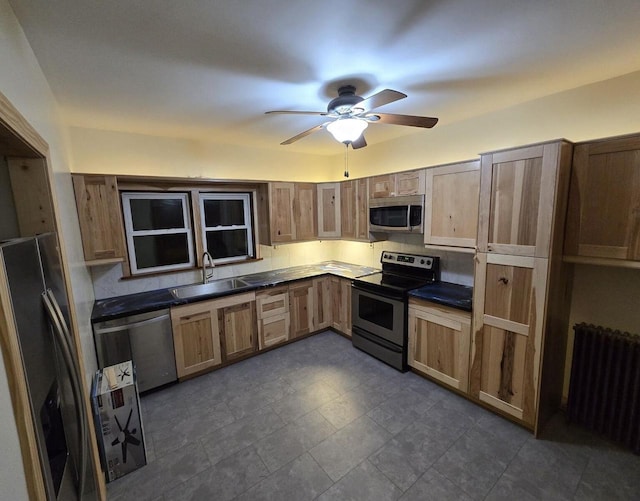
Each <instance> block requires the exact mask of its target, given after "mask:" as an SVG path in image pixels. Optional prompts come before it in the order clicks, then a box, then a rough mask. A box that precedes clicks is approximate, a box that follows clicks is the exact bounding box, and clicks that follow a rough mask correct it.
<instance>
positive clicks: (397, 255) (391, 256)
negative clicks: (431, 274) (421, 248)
mask: <svg viewBox="0 0 640 501" xmlns="http://www.w3.org/2000/svg"><path fill="white" fill-rule="evenodd" d="M437 260H438V258H436V257H432V256H421V255H418V254H405V253H402V252H392V251H383V252H382V256H381V257H380V262H381V263H382V264H385V263H389V264H397V265H401V266H410V267H414V268H423V269H425V270H430V269H432V268H433V267H434V262H435V261H437Z"/></svg>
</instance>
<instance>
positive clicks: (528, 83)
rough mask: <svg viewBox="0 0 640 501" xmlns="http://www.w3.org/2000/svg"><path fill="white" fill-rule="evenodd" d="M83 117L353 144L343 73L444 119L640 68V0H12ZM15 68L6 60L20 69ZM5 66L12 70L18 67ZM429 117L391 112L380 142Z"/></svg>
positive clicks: (73, 118) (408, 108)
mask: <svg viewBox="0 0 640 501" xmlns="http://www.w3.org/2000/svg"><path fill="white" fill-rule="evenodd" d="M10 4H11V5H12V7H13V9H14V11H15V13H16V16H17V17H18V20H19V22H20V24H21V25H22V27H23V29H24V31H25V34H26V36H27V38H28V40H29V42H30V44H31V46H32V48H33V50H34V52H35V54H36V57H37V58H38V61H39V62H40V65H41V67H42V70H43V72H44V74H45V76H46V78H47V80H48V81H49V84H50V85H51V88H52V90H53V92H54V94H55V96H56V98H57V99H58V101H59V104H60V107H61V111H62V114H63V117H64V119H65V121H66V122H67V123H68V124H69V125H73V126H79V127H90V128H97V129H108V130H119V131H127V132H137V133H144V134H151V135H161V136H172V137H184V138H196V139H206V140H213V141H222V142H226V143H235V144H247V145H249V146H256V147H268V148H288V149H289V150H291V151H297V152H308V153H320V154H327V155H333V154H339V153H340V152H341V149H340V148H341V146H340V145H339V144H338V143H337V142H335V141H334V140H332V139H331V138H330V136H329V135H328V133H327V132H326V131H322V132H319V133H316V134H313V135H311V136H309V137H307V138H304V139H302V140H300V141H298V142H297V143H295V144H293V145H290V146H279V143H280V142H281V141H283V140H285V139H287V138H288V137H290V136H293V135H295V134H297V133H299V132H301V131H303V130H305V129H307V128H310V127H313V126H314V125H317V124H319V123H321V122H322V121H323V118H322V117H313V116H310V117H307V116H292V115H271V116H265V115H264V112H265V111H267V110H273V109H292V110H318V111H323V110H325V109H326V105H327V103H328V101H329V100H330V99H331V98H332V97H335V95H336V90H337V87H338V84H339V83H355V84H356V85H357V90H358V92H357V93H358V94H360V95H363V96H364V97H366V96H368V95H371V94H373V93H374V92H377V91H380V90H382V89H384V88H391V89H395V90H399V91H401V92H404V93H406V94H408V96H409V97H408V98H407V99H404V100H402V101H398V102H396V103H393V104H390V105H387V106H385V107H384V108H381V109H379V111H382V112H388V113H407V114H414V115H426V116H436V117H439V118H440V123H439V125H436V127H438V126H442V125H444V124H446V123H450V122H453V121H458V120H461V119H464V118H467V117H470V116H475V115H479V114H482V113H485V112H488V111H492V110H495V109H500V108H505V107H508V106H510V105H513V104H516V103H519V102H524V101H528V100H530V99H533V98H536V97H540V96H544V95H548V94H553V93H556V92H559V91H563V90H567V89H571V88H574V87H578V86H581V85H585V84H588V83H592V82H596V81H600V80H605V79H608V78H612V77H616V76H619V75H623V74H626V73H631V72H634V71H638V70H640V1H638V0H528V1H527V0H520V1H518V0H431V1H420V0H412V1H410V0H403V1H390V0H322V1H320V0H305V1H296V0H236V1H234V0H181V1H176V0H146V1H145V0H120V1H117V0H111V1H100V0H56V1H51V0H10ZM5 70H6V69H5ZM5 70H3V71H5ZM404 134H429V130H423V129H415V128H410V127H402V126H392V125H383V124H376V125H373V126H371V127H369V129H368V130H367V132H366V137H367V141H368V142H369V144H372V143H376V142H380V141H384V140H388V139H391V138H394V137H398V136H400V135H404Z"/></svg>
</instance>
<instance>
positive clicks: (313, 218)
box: [293, 183, 318, 240]
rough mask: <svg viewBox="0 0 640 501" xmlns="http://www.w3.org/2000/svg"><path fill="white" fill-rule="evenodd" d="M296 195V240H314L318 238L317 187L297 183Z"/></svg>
mask: <svg viewBox="0 0 640 501" xmlns="http://www.w3.org/2000/svg"><path fill="white" fill-rule="evenodd" d="M294 193H295V197H294V200H293V205H294V223H295V232H294V239H295V240H313V239H315V238H317V237H318V218H317V212H316V207H317V205H318V202H317V197H316V185H315V184H314V183H295V189H294Z"/></svg>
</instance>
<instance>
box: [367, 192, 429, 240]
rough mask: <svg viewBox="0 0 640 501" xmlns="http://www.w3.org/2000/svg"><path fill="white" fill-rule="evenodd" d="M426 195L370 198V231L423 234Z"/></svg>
mask: <svg viewBox="0 0 640 501" xmlns="http://www.w3.org/2000/svg"><path fill="white" fill-rule="evenodd" d="M423 218H424V195H410V196H405V197H389V198H370V199H369V231H373V232H376V231H378V232H381V233H388V232H396V233H398V232H405V233H422V232H423V231H424V229H423V222H422V221H423Z"/></svg>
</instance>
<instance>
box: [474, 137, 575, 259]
mask: <svg viewBox="0 0 640 501" xmlns="http://www.w3.org/2000/svg"><path fill="white" fill-rule="evenodd" d="M565 144H566V143H565ZM561 146H562V143H548V144H542V145H536V146H530V147H527V148H520V149H516V150H509V151H502V152H498V153H489V154H486V155H482V161H481V162H482V163H481V179H480V213H479V219H478V250H479V251H480V252H495V253H496V254H513V255H520V256H535V257H548V256H549V245H550V238H551V227H552V216H553V209H554V203H555V190H556V177H557V172H558V165H559V161H560V154H561Z"/></svg>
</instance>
